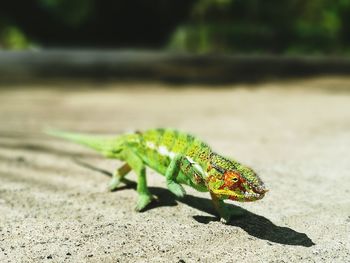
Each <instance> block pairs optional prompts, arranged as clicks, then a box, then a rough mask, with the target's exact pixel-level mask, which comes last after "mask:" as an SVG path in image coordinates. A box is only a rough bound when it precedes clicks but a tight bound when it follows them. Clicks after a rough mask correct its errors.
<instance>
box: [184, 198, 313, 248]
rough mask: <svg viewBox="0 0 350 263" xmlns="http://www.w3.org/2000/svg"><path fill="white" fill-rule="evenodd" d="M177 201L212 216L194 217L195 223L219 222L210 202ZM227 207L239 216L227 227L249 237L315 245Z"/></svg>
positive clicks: (245, 212)
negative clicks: (234, 228) (239, 230)
mask: <svg viewBox="0 0 350 263" xmlns="http://www.w3.org/2000/svg"><path fill="white" fill-rule="evenodd" d="M179 201H180V202H182V203H184V204H186V205H188V206H190V207H193V208H196V209H198V210H200V211H203V212H206V213H208V214H211V215H212V216H199V215H197V216H194V217H193V218H194V219H195V220H196V221H197V222H199V223H202V224H208V223H210V222H212V221H219V218H218V217H217V213H216V212H215V210H214V209H213V208H212V203H211V200H209V199H206V198H201V197H196V196H191V195H186V196H185V198H184V199H183V200H179ZM227 205H228V206H229V207H230V209H232V210H236V211H237V212H238V213H239V214H241V215H240V216H239V217H236V218H234V219H232V220H231V221H230V223H228V225H229V226H236V227H240V228H242V229H243V230H244V231H246V232H247V233H248V234H249V235H251V236H254V237H256V238H259V239H264V240H268V241H271V242H274V243H279V244H283V245H291V246H304V247H311V246H313V245H315V243H314V242H313V241H312V240H311V239H310V238H309V237H308V236H307V235H306V234H305V233H300V232H297V231H295V230H293V229H291V228H289V227H282V226H277V225H275V224H274V223H272V222H271V221H270V220H269V219H267V218H265V217H263V216H260V215H257V214H254V213H252V212H249V211H248V210H246V209H243V208H241V207H238V206H235V205H232V204H227Z"/></svg>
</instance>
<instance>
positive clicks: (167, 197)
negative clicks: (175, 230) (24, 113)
mask: <svg viewBox="0 0 350 263" xmlns="http://www.w3.org/2000/svg"><path fill="white" fill-rule="evenodd" d="M75 162H76V163H77V164H79V165H82V166H84V167H86V168H89V169H92V170H94V171H97V172H100V173H102V174H104V175H107V176H112V174H111V173H110V172H108V171H106V170H103V169H100V168H97V167H94V166H92V165H90V164H87V163H85V162H82V161H80V160H77V159H75ZM124 183H125V186H122V187H119V188H118V189H116V190H115V191H121V190H123V189H130V188H132V189H136V183H135V182H133V181H130V180H126V179H125V181H124ZM149 190H150V191H151V193H152V194H154V195H155V196H156V197H157V200H156V201H155V202H152V203H151V204H150V205H148V206H147V207H146V208H145V209H144V210H143V211H142V212H145V211H147V210H150V209H154V208H157V207H162V206H176V205H177V202H180V203H183V204H186V205H188V206H190V207H192V208H195V209H197V210H199V211H202V212H205V213H208V214H210V215H211V216H200V215H196V216H193V218H194V220H196V221H197V222H198V223H201V224H209V223H210V222H212V221H219V217H218V215H217V213H216V211H215V210H214V208H213V205H212V202H211V200H210V199H207V198H202V197H197V196H193V195H188V194H187V195H186V196H185V197H184V198H182V199H177V198H176V197H175V196H174V195H173V194H172V193H171V192H170V191H169V190H168V189H165V188H160V187H149ZM227 205H228V206H229V207H230V208H231V209H232V210H236V211H237V213H238V214H240V216H239V217H236V218H234V219H232V220H231V222H230V223H228V224H227V225H228V226H236V227H240V228H242V229H243V230H244V231H246V232H247V233H248V234H249V235H251V236H254V237H256V238H259V239H263V240H268V241H271V242H274V243H279V244H283V245H291V246H304V247H311V246H313V245H315V243H314V242H313V241H312V240H311V239H310V238H309V237H308V236H307V235H306V234H305V233H300V232H297V231H295V230H293V229H291V228H289V227H281V226H277V225H275V224H274V223H272V222H271V221H270V220H269V219H267V218H265V217H263V216H260V215H257V214H254V213H252V212H249V211H248V210H246V209H243V208H241V207H239V206H235V205H232V204H227Z"/></svg>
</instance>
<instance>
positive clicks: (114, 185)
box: [108, 177, 121, 191]
mask: <svg viewBox="0 0 350 263" xmlns="http://www.w3.org/2000/svg"><path fill="white" fill-rule="evenodd" d="M120 182H121V180H120V178H117V177H113V178H112V180H111V181H110V182H109V184H108V190H109V191H114V190H116V189H117V188H118V186H119V184H120Z"/></svg>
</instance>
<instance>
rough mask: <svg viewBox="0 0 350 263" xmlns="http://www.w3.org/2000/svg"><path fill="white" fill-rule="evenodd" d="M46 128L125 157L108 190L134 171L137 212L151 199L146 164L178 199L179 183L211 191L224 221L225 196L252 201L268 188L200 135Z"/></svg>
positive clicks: (180, 193)
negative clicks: (95, 132) (115, 133)
mask: <svg viewBox="0 0 350 263" xmlns="http://www.w3.org/2000/svg"><path fill="white" fill-rule="evenodd" d="M47 133H48V134H50V135H54V136H57V137H61V138H64V139H68V140H70V141H73V142H76V143H79V144H82V145H85V146H88V147H90V148H92V149H95V150H97V151H98V152H99V153H101V154H103V155H104V156H106V157H108V158H114V159H119V160H121V161H123V162H125V163H124V164H123V165H122V166H121V167H120V168H119V169H116V170H115V172H114V173H113V177H112V181H111V182H110V184H109V189H110V190H115V189H116V188H117V187H118V186H119V184H120V183H121V182H125V181H126V180H124V178H125V176H126V175H127V174H128V173H129V172H130V171H131V170H134V172H135V173H136V175H137V192H138V201H137V206H136V210H137V211H141V210H142V209H144V208H145V207H146V206H147V205H148V204H149V203H150V202H151V201H152V199H153V196H152V195H151V193H150V192H149V190H148V187H147V180H146V166H148V167H150V168H152V169H154V170H155V171H157V172H158V173H160V174H162V175H164V176H165V179H166V185H167V187H168V189H169V190H170V191H171V192H172V193H173V194H174V195H175V196H177V197H178V198H182V197H183V196H184V195H185V189H184V188H183V186H182V184H183V185H188V186H191V187H193V188H194V189H196V190H197V191H200V192H209V193H210V195H211V198H212V201H213V205H214V207H215V209H216V210H217V212H218V213H219V215H220V217H221V219H222V221H223V222H228V221H229V220H230V218H231V216H233V215H235V214H236V213H235V211H232V209H229V208H228V206H226V205H225V203H224V201H223V200H225V199H230V200H235V201H241V202H245V201H255V200H259V199H261V198H263V197H264V195H265V193H266V192H267V191H268V190H267V189H266V188H265V186H264V183H263V182H262V181H261V179H260V178H259V176H258V175H257V174H256V173H255V172H254V171H253V170H252V169H250V168H248V167H247V166H244V165H242V164H240V163H238V162H236V161H234V160H232V159H228V158H225V157H223V156H221V155H219V154H217V153H215V152H213V151H212V150H211V148H210V147H209V146H208V145H207V144H205V143H204V142H202V141H201V140H199V139H198V138H196V137H194V136H192V135H190V134H187V133H184V132H180V131H177V130H173V129H151V130H147V131H145V132H135V133H130V134H122V135H120V136H117V137H115V136H113V137H107V136H93V135H84V134H75V133H69V132H63V131H55V130H50V131H47Z"/></svg>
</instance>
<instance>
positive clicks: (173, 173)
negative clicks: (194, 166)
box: [165, 155, 186, 198]
mask: <svg viewBox="0 0 350 263" xmlns="http://www.w3.org/2000/svg"><path fill="white" fill-rule="evenodd" d="M181 161H182V156H181V155H177V156H175V157H174V158H173V159H172V160H171V162H170V164H169V166H168V168H167V170H166V172H165V179H166V184H167V187H168V189H169V190H170V192H172V193H173V194H174V195H176V196H177V197H179V198H183V197H184V196H185V194H186V191H185V189H184V188H183V187H182V185H180V184H179V183H178V182H177V181H176V177H177V176H178V174H179V171H180V166H181Z"/></svg>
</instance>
